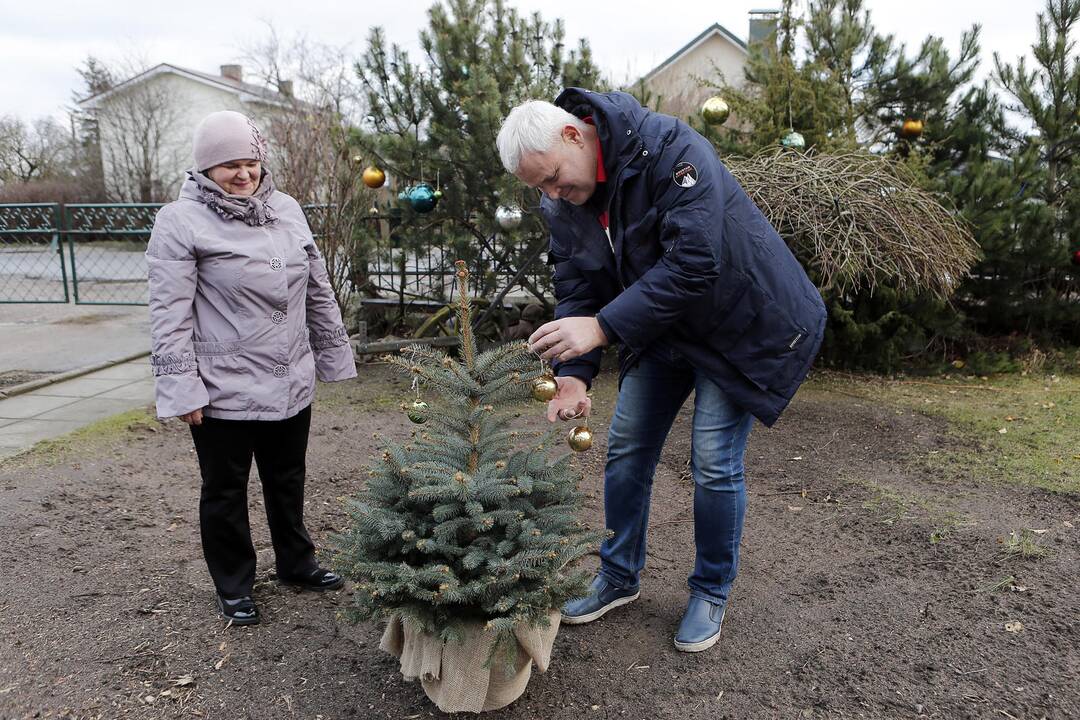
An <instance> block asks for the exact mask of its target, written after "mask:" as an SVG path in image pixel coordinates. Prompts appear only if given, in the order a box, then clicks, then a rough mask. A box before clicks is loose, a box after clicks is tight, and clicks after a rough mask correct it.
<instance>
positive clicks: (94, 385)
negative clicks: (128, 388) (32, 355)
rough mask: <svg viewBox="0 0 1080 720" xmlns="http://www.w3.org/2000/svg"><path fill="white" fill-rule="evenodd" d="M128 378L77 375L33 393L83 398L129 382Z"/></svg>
mask: <svg viewBox="0 0 1080 720" xmlns="http://www.w3.org/2000/svg"><path fill="white" fill-rule="evenodd" d="M130 383H131V381H130V380H115V379H113V380H109V379H107V378H91V377H86V376H83V377H77V378H72V379H71V380H65V381H63V382H58V383H54V384H52V385H46V386H45V387H43V388H40V389H38V390H35V391H34V394H35V395H53V396H56V397H76V398H80V397H81V398H85V397H93V396H94V395H100V394H101V393H103V392H108V391H109V390H115V389H116V388H118V387H123V386H124V385H128V384H130Z"/></svg>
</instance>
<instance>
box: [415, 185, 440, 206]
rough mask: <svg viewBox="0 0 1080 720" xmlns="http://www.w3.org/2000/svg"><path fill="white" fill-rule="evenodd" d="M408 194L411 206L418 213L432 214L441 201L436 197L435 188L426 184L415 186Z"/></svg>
mask: <svg viewBox="0 0 1080 720" xmlns="http://www.w3.org/2000/svg"><path fill="white" fill-rule="evenodd" d="M408 192H409V194H408V200H409V204H410V205H412V209H413V210H415V211H416V212H418V213H429V212H431V211H432V210H434V209H435V205H436V204H438V202H439V199H438V198H437V197H435V188H433V187H431V186H430V185H428V184H427V183H425V182H422V183H420V184H419V185H414V186H413V187H412V188H410V189H409V191H408Z"/></svg>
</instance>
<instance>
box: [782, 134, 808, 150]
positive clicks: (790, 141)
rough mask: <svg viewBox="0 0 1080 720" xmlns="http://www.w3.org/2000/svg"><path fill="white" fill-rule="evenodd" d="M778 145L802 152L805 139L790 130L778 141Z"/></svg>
mask: <svg viewBox="0 0 1080 720" xmlns="http://www.w3.org/2000/svg"><path fill="white" fill-rule="evenodd" d="M780 144H781V145H783V146H784V147H786V148H791V149H792V150H802V149H803V148H805V147H806V138H804V137H803V136H802V135H801V134H800V133H797V132H795V131H794V130H792V131H791V132H789V133H788V134H787V135H785V136H784V137H782V138H781V139H780Z"/></svg>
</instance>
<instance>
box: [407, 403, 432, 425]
mask: <svg viewBox="0 0 1080 720" xmlns="http://www.w3.org/2000/svg"><path fill="white" fill-rule="evenodd" d="M427 409H428V407H427V403H426V402H424V401H423V400H414V401H413V404H412V405H410V406H409V413H408V414H409V419H410V420H412V421H413V422H414V423H416V424H417V425H422V424H424V423H425V422H427Z"/></svg>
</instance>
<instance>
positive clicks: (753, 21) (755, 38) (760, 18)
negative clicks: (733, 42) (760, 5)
mask: <svg viewBox="0 0 1080 720" xmlns="http://www.w3.org/2000/svg"><path fill="white" fill-rule="evenodd" d="M779 20H780V11H779V10H751V11H750V35H749V38H748V40H747V43H746V44H747V46H748V47H750V48H753V47H754V46H755V45H758V44H761V43H764V44H765V48H766V49H768V48H769V47H773V46H775V44H776V43H775V41H774V42H771V43H770V42H769V38H770V37H771V36H772V35H773V34H774V33H775V32H776V25H777V22H778V21H779Z"/></svg>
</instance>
